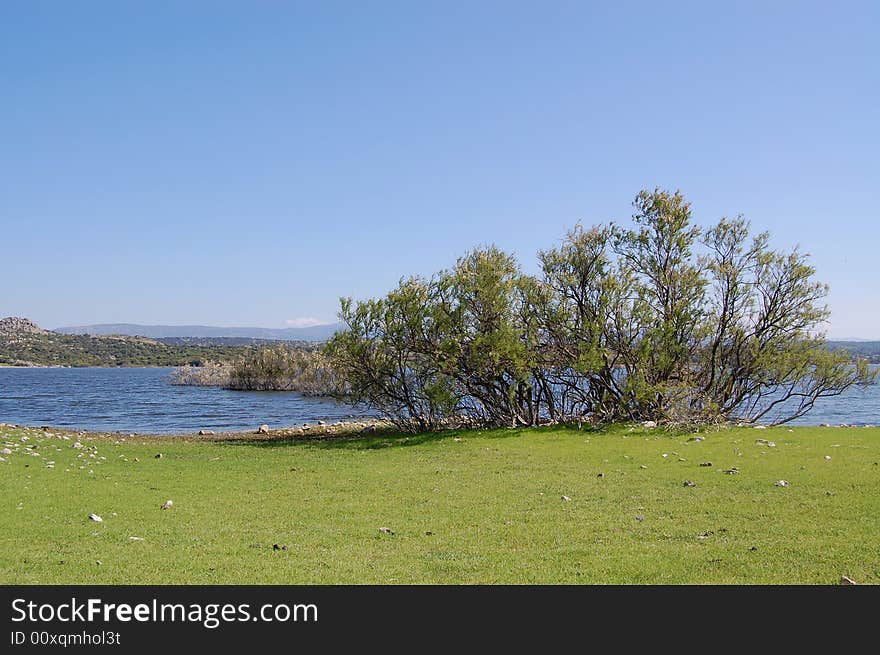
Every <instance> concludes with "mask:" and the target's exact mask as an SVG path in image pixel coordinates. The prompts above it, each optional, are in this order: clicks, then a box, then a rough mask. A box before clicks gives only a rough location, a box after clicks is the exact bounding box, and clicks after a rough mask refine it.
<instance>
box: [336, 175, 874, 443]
mask: <svg viewBox="0 0 880 655" xmlns="http://www.w3.org/2000/svg"><path fill="white" fill-rule="evenodd" d="M633 204H634V208H635V212H634V214H633V217H632V218H633V226H632V227H631V228H626V227H623V226H620V225H615V224H610V225H605V226H597V227H594V228H591V229H586V230H585V229H584V228H583V227H581V226H577V227H576V228H575V229H574V230H572V231H571V232H569V233H568V234H567V235H566V237H565V239H564V241H563V243H562V244H561V245H560V246H559V247H557V248H555V249H551V250H547V251H542V252H540V253H539V260H540V262H541V266H542V276H541V277H533V276H527V275H524V274H523V273H522V272H521V271H520V269H519V266H518V264H517V262H516V260H515V259H514V258H513V257H512V256H511V255H508V254H506V253H504V252H501V251H500V250H499V249H497V248H495V247H488V248H479V249H475V250H473V251H471V252H470V253H468V254H467V255H465V256H464V257H462V258H461V259H459V260H458V263H457V264H456V266H455V267H454V268H453V269H452V270H450V271H443V272H441V273H439V274H437V275H436V276H434V277H433V278H432V279H431V280H429V281H425V280H419V279H411V280H408V281H405V282H401V284H400V286H399V287H398V289H396V290H395V291H393V292H392V293H390V294H388V296H386V297H385V298H383V299H380V300H369V301H365V302H360V303H353V302H352V301H351V300H344V301H343V304H342V312H341V314H340V317H341V318H342V320H343V321H344V322H345V323H347V324H348V326H349V330H348V332H345V333H340V334H338V335H337V336H336V337H335V338H334V340H333V341H331V343H330V345H329V347H328V350H327V354H328V356H329V357H330V360H331V362H332V364H333V366H334V367H335V368H336V370H337V371H338V373H339V375H340V376H341V377H342V379H343V380H345V382H346V383H347V389H348V390H349V392H350V393H351V394H352V397H353V398H355V399H356V400H358V401H360V402H365V403H368V404H370V405H372V406H373V407H375V408H377V409H379V410H380V411H382V412H383V414H385V415H386V416H388V417H389V418H391V419H392V420H394V421H395V422H397V424H398V425H400V426H401V427H403V428H406V429H411V430H424V429H430V428H433V427H437V426H438V425H441V424H442V423H443V419H446V418H449V417H450V416H451V414H452V413H453V412H459V413H463V414H465V415H467V416H469V417H471V418H475V419H478V420H480V421H482V422H483V423H485V424H487V425H493V426H521V425H536V424H538V423H539V422H541V421H542V420H544V419H551V420H578V421H583V420H587V421H592V422H614V421H620V420H653V421H663V422H667V423H698V424H702V423H712V422H722V421H731V420H737V421H747V422H754V421H758V420H766V421H769V422H771V423H774V424H775V423H782V422H785V421H789V420H792V419H794V418H797V417H799V416H802V415H803V414H804V413H806V412H807V411H809V410H810V408H812V406H813V404H814V403H815V402H816V400H818V399H819V398H823V397H827V396H833V395H837V394H839V393H842V392H843V391H845V390H846V389H848V388H849V387H851V386H853V385H856V384H869V383H871V382H873V381H874V377H875V376H874V375H873V374H872V373H871V372H870V371H869V370H868V368H867V366H866V365H865V364H864V363H863V362H857V365H856V366H852V365H851V362H850V359H849V357H848V356H847V355H846V354H845V353H842V352H831V351H829V349H828V348H827V347H826V345H825V342H824V339H823V338H822V337H821V336H819V334H818V330H819V328H820V326H821V325H822V324H823V322H825V321H826V320H827V318H828V311H827V309H826V308H825V306H824V305H823V304H822V302H823V300H824V297H825V295H826V294H827V287H826V286H825V285H823V284H820V283H818V282H815V281H814V280H813V275H814V273H815V271H814V269H813V268H812V266H810V265H809V263H808V261H807V257H806V255H804V254H803V253H801V252H800V251H798V250H797V249H795V250H794V251H791V252H780V251H775V250H772V249H771V248H770V247H769V237H768V236H767V235H766V234H759V235H757V236H754V237H753V236H750V226H749V224H748V223H747V222H746V221H744V220H743V219H742V218H740V217H738V218H736V219H733V220H731V219H726V218H725V219H722V220H721V221H719V222H718V224H717V225H715V226H713V227H711V228H709V229H706V230H703V229H701V228H700V227H698V226H696V225H694V224H693V220H692V216H691V208H690V205H689V203H688V202H687V201H686V200H685V198H684V197H683V196H682V195H681V194H680V193H678V192H676V193H669V192H667V191H663V190H659V189H656V190H654V191H651V192H649V191H642V192H640V193H639V194H638V196H636V199H635V201H634V203H633Z"/></svg>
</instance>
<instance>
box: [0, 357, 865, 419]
mask: <svg viewBox="0 0 880 655" xmlns="http://www.w3.org/2000/svg"><path fill="white" fill-rule="evenodd" d="M173 370H174V369H171V368H6V367H0V422H5V423H20V424H23V425H52V426H56V427H65V428H79V429H84V430H99V431H108V432H115V431H120V432H136V433H147V434H177V433H185V432H197V431H198V430H215V431H218V432H220V431H239V430H254V429H256V428H257V427H258V426H259V425H261V424H263V423H266V424H268V425H270V426H273V427H289V426H293V425H297V424H302V423H314V422H316V421H319V420H324V421H337V420H341V419H345V418H355V417H357V416H364V413H363V412H358V411H357V410H355V409H353V408H351V407H349V406H348V405H344V404H340V403H336V402H334V401H332V400H329V399H326V398H310V397H306V396H302V395H300V394H297V393H291V392H281V391H275V392H270V391H227V390H225V389H217V388H213V387H179V386H173V385H171V384H169V382H168V377H169V375H170V374H171V372H172V371H173ZM794 423H796V424H800V425H818V424H820V423H830V424H831V425H839V424H841V423H848V424H850V425H880V385H874V386H872V387H868V388H867V389H851V390H849V391H848V392H846V393H845V394H843V395H841V396H838V397H836V398H826V399H822V400H820V401H819V402H817V403H816V406H815V408H814V409H813V411H812V412H810V413H809V414H807V415H806V416H804V417H802V418H800V419H798V420H797V421H795V422H794Z"/></svg>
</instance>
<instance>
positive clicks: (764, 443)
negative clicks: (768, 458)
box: [755, 439, 776, 448]
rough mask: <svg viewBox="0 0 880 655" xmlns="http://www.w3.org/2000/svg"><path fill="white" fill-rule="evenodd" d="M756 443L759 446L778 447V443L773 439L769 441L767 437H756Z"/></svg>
mask: <svg viewBox="0 0 880 655" xmlns="http://www.w3.org/2000/svg"><path fill="white" fill-rule="evenodd" d="M755 445H757V446H767V447H768V448H776V444H775V443H773V442H772V441H767V440H766V439H755Z"/></svg>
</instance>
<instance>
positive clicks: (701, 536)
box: [697, 530, 715, 539]
mask: <svg viewBox="0 0 880 655" xmlns="http://www.w3.org/2000/svg"><path fill="white" fill-rule="evenodd" d="M714 534H715V532H714V531H713V530H707V531H706V532H701V533H700V534H698V535H697V539H708V538H709V537H711V536H713V535H714Z"/></svg>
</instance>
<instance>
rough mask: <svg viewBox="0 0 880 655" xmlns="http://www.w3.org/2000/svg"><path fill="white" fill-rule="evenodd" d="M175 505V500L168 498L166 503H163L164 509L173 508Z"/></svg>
mask: <svg viewBox="0 0 880 655" xmlns="http://www.w3.org/2000/svg"><path fill="white" fill-rule="evenodd" d="M173 506H174V501H173V500H166V501H165V503H164V504H163V505H162V509H171V508H172V507H173Z"/></svg>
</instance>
